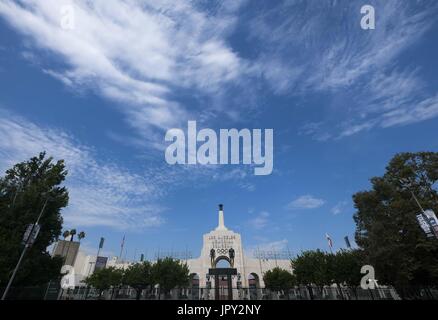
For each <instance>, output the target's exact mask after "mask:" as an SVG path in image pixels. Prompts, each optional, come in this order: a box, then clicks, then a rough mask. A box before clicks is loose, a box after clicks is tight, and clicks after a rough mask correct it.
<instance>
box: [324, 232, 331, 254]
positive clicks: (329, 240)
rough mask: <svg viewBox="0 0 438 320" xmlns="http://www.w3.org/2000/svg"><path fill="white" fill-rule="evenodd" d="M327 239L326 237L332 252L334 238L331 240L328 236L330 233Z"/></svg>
mask: <svg viewBox="0 0 438 320" xmlns="http://www.w3.org/2000/svg"><path fill="white" fill-rule="evenodd" d="M325 237H326V239H327V242H328V245H329V247H330V250H332V248H333V240H332V238H330V236H329V235H328V233H326V234H325Z"/></svg>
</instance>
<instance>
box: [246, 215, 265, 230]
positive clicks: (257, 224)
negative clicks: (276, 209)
mask: <svg viewBox="0 0 438 320" xmlns="http://www.w3.org/2000/svg"><path fill="white" fill-rule="evenodd" d="M269 216H270V214H269V212H267V211H262V212H260V213H259V214H258V215H257V216H256V217H254V218H253V219H251V220H250V221H249V225H250V226H251V227H253V228H254V229H256V230H260V229H263V228H265V227H266V226H267V225H268V223H269Z"/></svg>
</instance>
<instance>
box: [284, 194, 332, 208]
mask: <svg viewBox="0 0 438 320" xmlns="http://www.w3.org/2000/svg"><path fill="white" fill-rule="evenodd" d="M324 204H325V200H323V199H319V198H315V197H314V196H312V195H308V194H307V195H303V196H300V197H298V198H296V199H295V200H293V201H292V202H290V203H289V204H288V205H287V206H286V208H287V209H289V210H295V209H316V208H319V207H322V206H323V205H324Z"/></svg>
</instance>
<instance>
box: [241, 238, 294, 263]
mask: <svg viewBox="0 0 438 320" xmlns="http://www.w3.org/2000/svg"><path fill="white" fill-rule="evenodd" d="M287 247H288V240H287V239H282V240H275V241H270V242H262V243H260V244H258V245H253V246H250V247H248V248H247V249H246V250H245V252H246V254H247V255H248V256H250V257H256V256H257V253H260V254H262V255H263V254H265V253H272V255H274V253H277V254H278V258H279V259H281V258H282V257H280V252H281V251H285V250H286V249H287Z"/></svg>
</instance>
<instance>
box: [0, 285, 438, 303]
mask: <svg viewBox="0 0 438 320" xmlns="http://www.w3.org/2000/svg"><path fill="white" fill-rule="evenodd" d="M1 291H2V290H0V292H1ZM402 291H403V292H400V290H399V291H398V292H397V291H396V290H395V289H394V288H392V287H380V288H376V289H367V290H364V289H361V288H360V287H357V288H354V287H342V288H341V289H340V288H337V287H334V286H326V287H322V288H321V287H316V286H311V287H305V286H300V287H294V288H290V289H286V290H268V289H263V288H254V287H252V288H232V298H233V300H400V299H406V300H438V289H437V288H427V287H409V288H403V290H402ZM217 294H218V296H216V295H217ZM216 298H218V299H220V300H227V299H228V288H226V287H220V288H219V290H218V291H215V289H214V288H201V287H195V288H176V289H173V290H171V291H170V292H167V293H166V292H163V291H160V289H159V288H149V289H144V290H141V292H140V294H138V293H137V291H136V290H135V289H133V288H129V287H118V288H111V289H107V290H103V291H101V292H100V291H99V290H96V289H94V288H87V287H76V288H75V289H67V290H62V289H60V288H59V287H58V289H57V290H55V289H54V288H50V286H48V285H45V286H38V287H24V288H12V289H11V291H10V293H9V295H8V299H11V300H29V299H30V300H57V299H61V300H136V299H140V300H215V299H216Z"/></svg>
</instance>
